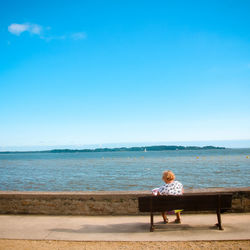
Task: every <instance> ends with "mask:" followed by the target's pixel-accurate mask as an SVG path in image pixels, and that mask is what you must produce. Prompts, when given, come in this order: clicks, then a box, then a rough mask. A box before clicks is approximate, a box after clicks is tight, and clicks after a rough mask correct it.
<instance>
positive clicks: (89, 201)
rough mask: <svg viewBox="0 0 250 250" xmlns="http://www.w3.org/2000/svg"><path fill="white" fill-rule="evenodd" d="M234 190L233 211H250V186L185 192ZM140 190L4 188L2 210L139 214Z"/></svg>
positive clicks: (7, 211) (12, 212) (86, 213)
mask: <svg viewBox="0 0 250 250" xmlns="http://www.w3.org/2000/svg"><path fill="white" fill-rule="evenodd" d="M202 192H230V193H233V209H232V212H250V187H247V188H209V189H193V190H185V193H202ZM143 195H150V192H149V191H138V192H136V191H135V192H127V191H126V192H123V191H122V192H16V191H0V214H45V215H136V214H139V212H138V201H137V198H138V197H139V196H143Z"/></svg>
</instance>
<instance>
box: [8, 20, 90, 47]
mask: <svg viewBox="0 0 250 250" xmlns="http://www.w3.org/2000/svg"><path fill="white" fill-rule="evenodd" d="M50 30H51V27H43V26H41V25H38V24H35V23H23V24H20V23H12V24H11V25H9V26H8V31H9V32H10V33H11V34H13V35H16V36H20V35H21V34H22V33H23V32H28V33H30V34H31V35H38V36H39V38H40V39H43V40H45V41H47V42H49V41H51V40H65V39H73V40H83V39H86V37H87V34H86V33H85V32H75V33H71V34H68V35H65V34H62V35H54V34H51V32H50Z"/></svg>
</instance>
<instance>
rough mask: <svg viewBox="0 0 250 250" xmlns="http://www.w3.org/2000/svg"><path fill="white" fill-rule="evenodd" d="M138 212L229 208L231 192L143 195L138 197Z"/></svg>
mask: <svg viewBox="0 0 250 250" xmlns="http://www.w3.org/2000/svg"><path fill="white" fill-rule="evenodd" d="M138 201H139V211H140V212H163V211H171V210H175V209H184V210H186V211H214V210H216V209H218V208H219V209H230V208H231V207H232V194H230V193H220V194H218V193H217V194H210V193H203V194H184V195H180V196H171V195H168V196H164V195H162V196H144V197H139V198H138Z"/></svg>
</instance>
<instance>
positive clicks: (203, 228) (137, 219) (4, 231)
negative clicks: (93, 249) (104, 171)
mask: <svg viewBox="0 0 250 250" xmlns="http://www.w3.org/2000/svg"><path fill="white" fill-rule="evenodd" d="M173 219H174V217H170V221H171V220H173ZM216 219H217V218H216V214H197V215H183V216H182V224H174V223H169V224H167V225H164V224H162V223H160V221H161V217H160V216H155V222H156V226H157V228H158V229H156V231H155V232H153V233H150V232H149V216H35V215H22V216H20V215H0V239H32V240H66V241H142V242H143V241H197V240H198V241H203V240H206V241H210V240H212V241H213V240H246V239H248V240H249V239H250V223H249V222H250V213H245V214H242V213H241V214H223V215H222V223H223V227H224V231H220V230H218V229H217V228H215V227H214V226H213V225H214V224H215V223H216Z"/></svg>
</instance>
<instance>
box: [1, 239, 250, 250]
mask: <svg viewBox="0 0 250 250" xmlns="http://www.w3.org/2000/svg"><path fill="white" fill-rule="evenodd" d="M12 249H18V250H28V249H36V250H45V249H69V250H75V249H88V250H96V249H102V250H106V249H114V250H115V249H135V250H136V249H227V250H229V249H232V250H234V249H235V250H236V249H242V250H243V249H250V240H239V241H189V242H165V241H159V242H152V241H149V242H147V241H144V242H142V241H138V242H129V241H128V242H124V241H123V242H119V241H118V242H112V241H111V242H103V241H97V242H92V241H91V242H90V241H82V242H80V241H54V240H3V239H2V240H0V250H12Z"/></svg>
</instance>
